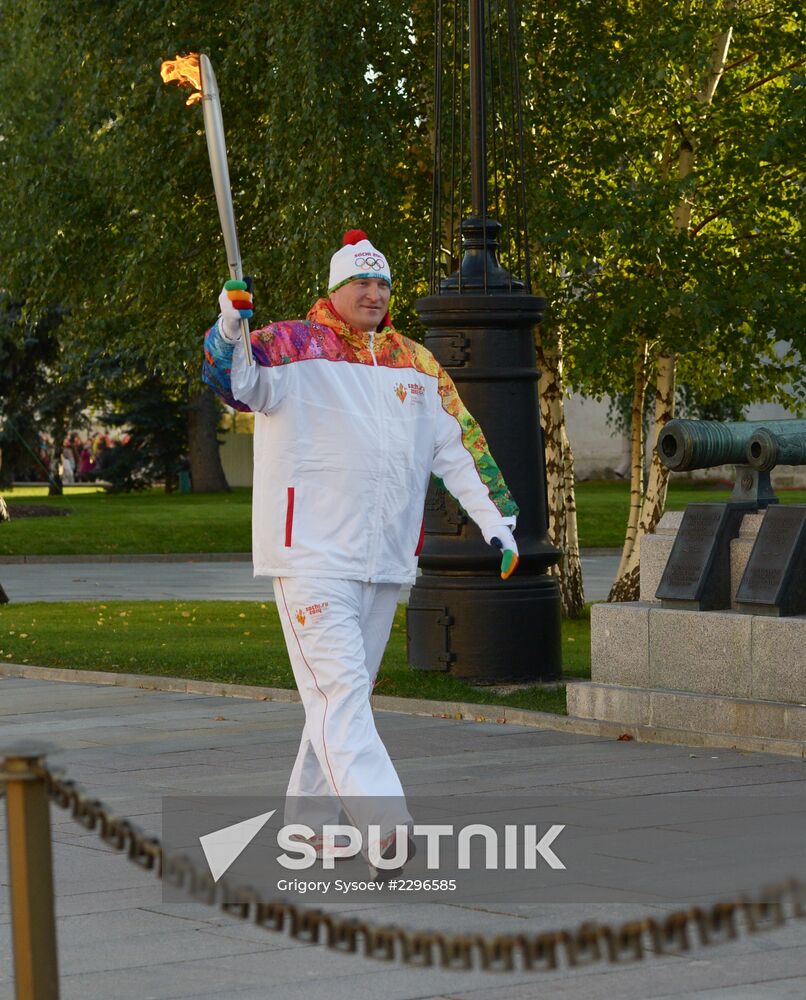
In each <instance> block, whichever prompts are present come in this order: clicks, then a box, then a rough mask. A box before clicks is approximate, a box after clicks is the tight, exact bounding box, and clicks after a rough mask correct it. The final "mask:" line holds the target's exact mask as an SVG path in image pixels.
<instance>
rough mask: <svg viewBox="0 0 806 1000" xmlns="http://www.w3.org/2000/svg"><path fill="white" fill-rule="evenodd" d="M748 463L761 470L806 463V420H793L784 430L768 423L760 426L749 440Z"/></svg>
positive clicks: (765, 470)
mask: <svg viewBox="0 0 806 1000" xmlns="http://www.w3.org/2000/svg"><path fill="white" fill-rule="evenodd" d="M780 422H781V423H783V421H780ZM747 464H748V465H751V466H752V467H753V468H754V469H758V470H759V472H769V470H770V469H772V468H774V466H776V465H806V420H793V421H792V426H791V427H789V428H787V429H786V430H785V431H783V432H781V431H774V430H772V429H771V427H770V426H769V425H767V424H765V425H764V426H763V427H760V428H759V429H758V430H757V431H756V432H755V433H754V434H753V435H752V436H751V437H750V440H749V441H748V444H747Z"/></svg>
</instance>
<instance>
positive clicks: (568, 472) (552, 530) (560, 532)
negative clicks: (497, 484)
mask: <svg viewBox="0 0 806 1000" xmlns="http://www.w3.org/2000/svg"><path fill="white" fill-rule="evenodd" d="M536 348H537V358H538V365H539V367H540V370H541V375H540V382H539V385H538V393H539V398H540V416H541V420H542V423H543V436H544V440H545V448H546V485H547V491H546V492H547V497H546V499H547V501H548V513H549V538H550V540H551V543H552V545H554V546H556V547H557V548H558V549H560V550H561V551H562V557H561V559H560V561H559V563H557V564H556V565H555V566H552V567H550V568H549V573H550V574H551V575H552V576H556V577H557V579H558V581H559V584H560V600H561V603H562V612H563V615H564V616H565V617H566V618H578V617H579V615H580V614H581V612H582V609H583V608H584V606H585V596H584V590H583V585H582V563H581V562H580V558H579V536H578V534H577V511H576V494H575V482H574V455H573V452H572V450H571V442H570V441H569V439H568V432H567V430H566V426H565V409H564V406H563V399H564V396H563V357H562V335H561V334H559V333H558V336H557V341H556V344H555V345H554V346H548V345H547V344H545V343H544V342H543V340H542V338H541V337H540V334H539V333H538V335H537V337H536Z"/></svg>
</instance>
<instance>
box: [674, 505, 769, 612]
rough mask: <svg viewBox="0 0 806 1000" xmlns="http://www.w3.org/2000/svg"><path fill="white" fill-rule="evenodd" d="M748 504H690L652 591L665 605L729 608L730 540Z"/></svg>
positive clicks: (747, 508)
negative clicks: (658, 580)
mask: <svg viewBox="0 0 806 1000" xmlns="http://www.w3.org/2000/svg"><path fill="white" fill-rule="evenodd" d="M755 509H756V508H755V505H753V504H749V503H690V504H689V505H688V507H686V512H685V514H683V520H682V521H681V522H680V528H679V530H678V532H677V537H676V538H675V540H674V545H673V546H672V551H671V554H670V555H669V561H668V562H667V563H666V568H665V569H664V571H663V576H662V577H661V581H660V585H659V586H658V589H657V591H656V593H655V596H656V597H659V598H660V600H661V606H662V607H664V608H677V609H680V608H682V609H684V610H688V611H720V610H722V609H724V608H729V607H730V543H731V540H732V539H733V538H736V536H737V535H738V534H739V528H740V527H741V524H742V518H743V517H744V515H745V514H747V513H748V512H749V511H751V510H755Z"/></svg>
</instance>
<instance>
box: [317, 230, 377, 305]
mask: <svg viewBox="0 0 806 1000" xmlns="http://www.w3.org/2000/svg"><path fill="white" fill-rule="evenodd" d="M342 243H343V244H344V245H343V246H342V247H341V249H339V250H337V251H336V252H335V253H334V254H333V256H332V257H331V258H330V277H329V279H328V283H327V290H328V293H330V292H335V291H336V289H337V288H340V287H341V286H342V285H346V284H347V282H348V281H352V280H353V279H354V278H381V279H382V280H383V281H385V282H386V283H387V284H388V285H389V286H390V287H391V284H392V272H391V271H390V270H389V263H388V261H387V260H386V258H385V257H384V255H383V254H382V253H380V252H379V251H378V250H376V249H375V247H374V246H373V245H372V244H371V243H370V241H369V238H368V237H367V234H366V233H365V232H364V231H363V230H361V229H349V230H348V231H347V232H346V233H345V234H344V236H343V238H342Z"/></svg>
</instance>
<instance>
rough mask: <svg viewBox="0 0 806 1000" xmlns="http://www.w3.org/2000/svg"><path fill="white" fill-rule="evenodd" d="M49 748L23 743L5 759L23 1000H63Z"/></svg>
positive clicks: (1, 770)
mask: <svg viewBox="0 0 806 1000" xmlns="http://www.w3.org/2000/svg"><path fill="white" fill-rule="evenodd" d="M45 751H46V748H44V747H42V746H41V745H35V744H28V743H25V744H20V745H18V746H17V747H14V748H4V749H3V750H0V754H4V756H3V757H2V758H0V782H2V783H3V784H5V790H6V817H7V826H8V834H7V837H8V867H9V876H10V877H9V881H10V883H11V926H12V931H13V937H14V976H15V980H16V996H17V1000H58V997H59V970H58V957H57V950H56V920H55V908H54V901H53V859H52V850H51V840H50V812H49V801H50V800H49V792H48V785H47V781H46V777H45V772H44V770H43V762H44V758H45Z"/></svg>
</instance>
